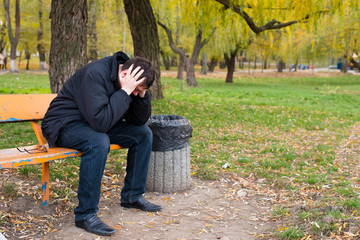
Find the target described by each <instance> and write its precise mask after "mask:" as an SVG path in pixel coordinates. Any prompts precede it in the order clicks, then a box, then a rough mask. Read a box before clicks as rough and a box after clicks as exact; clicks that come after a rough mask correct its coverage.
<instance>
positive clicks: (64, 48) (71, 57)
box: [49, 0, 87, 93]
mask: <svg viewBox="0 0 360 240" xmlns="http://www.w3.org/2000/svg"><path fill="white" fill-rule="evenodd" d="M50 18H51V47H50V57H49V77H50V87H51V92H52V93H58V92H59V91H60V90H61V88H62V86H63V85H64V83H65V81H67V80H68V79H69V78H70V77H71V76H72V75H73V74H74V73H75V71H76V70H77V69H79V68H80V67H82V66H84V65H85V64H86V63H87V59H86V44H87V38H86V32H87V30H86V29H87V28H86V25H87V3H86V0H68V1H62V0H52V2H51V12H50Z"/></svg>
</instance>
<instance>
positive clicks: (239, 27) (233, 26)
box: [206, 11, 255, 83]
mask: <svg viewBox="0 0 360 240" xmlns="http://www.w3.org/2000/svg"><path fill="white" fill-rule="evenodd" d="M220 14H222V16H221V24H219V27H218V28H217V30H216V34H215V35H214V37H213V38H212V39H211V41H210V43H209V45H208V46H207V47H206V51H207V52H208V53H209V55H210V56H211V58H213V59H222V58H223V59H224V60H225V65H226V68H227V74H226V79H225V82H226V83H232V82H233V75H234V71H235V62H236V57H237V56H238V52H239V51H241V50H244V49H246V48H247V47H248V46H249V45H250V43H251V42H252V41H253V38H254V37H255V36H254V35H255V34H253V33H252V32H251V31H249V29H248V28H247V26H246V23H245V21H244V20H243V19H242V18H240V17H239V16H238V15H237V14H236V13H234V12H233V11H221V12H220Z"/></svg>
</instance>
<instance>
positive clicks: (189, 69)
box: [185, 57, 199, 87]
mask: <svg viewBox="0 0 360 240" xmlns="http://www.w3.org/2000/svg"><path fill="white" fill-rule="evenodd" d="M185 70H186V82H187V85H188V86H189V87H197V86H199V84H198V83H197V81H196V77H195V63H194V62H193V61H192V60H191V59H190V58H188V57H186V58H185Z"/></svg>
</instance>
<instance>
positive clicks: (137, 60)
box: [121, 57, 155, 87]
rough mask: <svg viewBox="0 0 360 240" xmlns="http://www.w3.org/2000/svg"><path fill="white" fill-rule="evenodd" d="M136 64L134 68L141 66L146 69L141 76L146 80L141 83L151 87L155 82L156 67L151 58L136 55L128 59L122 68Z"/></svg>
mask: <svg viewBox="0 0 360 240" xmlns="http://www.w3.org/2000/svg"><path fill="white" fill-rule="evenodd" d="M132 64H134V67H133V69H135V68H136V67H138V66H140V67H141V69H143V70H144V72H143V73H142V74H141V76H140V78H139V79H141V78H143V77H145V81H144V83H143V84H141V85H145V86H147V87H151V85H152V84H153V82H154V79H155V78H154V68H153V66H152V64H151V62H150V61H149V60H147V59H146V58H142V57H134V58H130V59H129V60H127V61H126V62H125V63H124V65H123V66H122V68H121V70H125V69H129V68H130V66H131V65H132Z"/></svg>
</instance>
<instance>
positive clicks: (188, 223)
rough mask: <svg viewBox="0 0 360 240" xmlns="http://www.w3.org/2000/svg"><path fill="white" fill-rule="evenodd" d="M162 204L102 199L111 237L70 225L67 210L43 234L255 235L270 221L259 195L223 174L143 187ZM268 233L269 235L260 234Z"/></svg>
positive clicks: (176, 239) (265, 229)
mask: <svg viewBox="0 0 360 240" xmlns="http://www.w3.org/2000/svg"><path fill="white" fill-rule="evenodd" d="M146 198H147V199H148V200H149V201H151V202H153V203H156V204H159V205H161V206H163V207H164V209H163V210H162V211H160V212H157V213H149V212H143V211H139V210H135V209H125V208H123V207H121V206H120V205H119V200H118V199H116V200H115V199H114V200H105V199H102V201H101V203H100V209H101V210H100V212H99V216H100V217H101V219H103V220H104V221H105V222H106V223H107V224H108V225H110V226H112V227H114V228H116V229H117V232H116V234H115V235H113V236H112V237H99V236H96V235H93V234H90V233H87V232H86V231H84V230H82V229H79V228H76V227H75V226H74V220H73V216H67V217H65V218H63V219H60V220H59V221H58V223H57V226H56V227H57V228H58V229H59V231H56V232H53V233H51V234H49V235H47V236H46V238H47V239H64V240H65V239H69V240H70V239H129V240H130V239H139V240H140V239H144V240H145V239H146V240H148V239H169V240H170V239H174V240H185V239H189V240H190V239H224V240H225V239H259V237H261V236H263V237H265V236H266V233H267V232H268V231H270V230H271V229H273V228H274V227H276V224H275V223H273V222H271V221H269V219H267V218H266V216H267V215H268V213H269V211H270V210H271V209H270V205H269V202H268V201H266V200H265V198H264V196H259V195H258V194H256V193H255V192H252V191H251V190H248V189H245V188H242V187H240V186H239V184H238V183H236V182H233V181H230V180H228V179H222V180H221V181H202V180H199V179H197V178H192V186H191V188H190V189H189V190H186V191H184V192H182V193H176V194H157V193H146ZM266 239H269V238H266Z"/></svg>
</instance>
